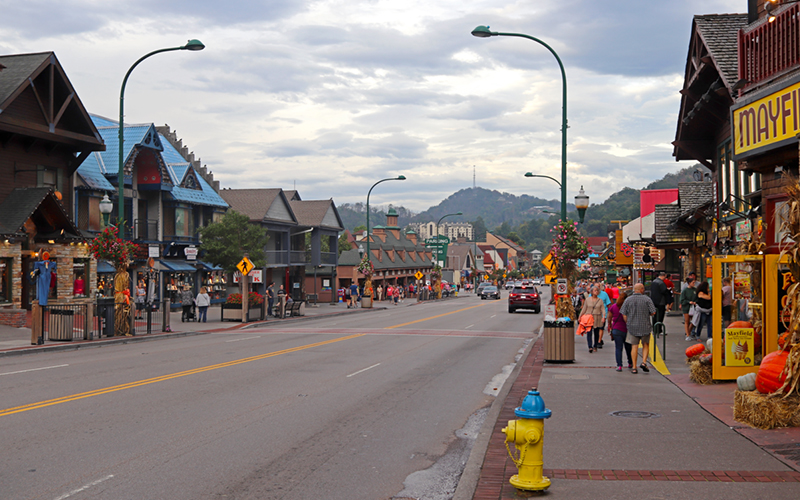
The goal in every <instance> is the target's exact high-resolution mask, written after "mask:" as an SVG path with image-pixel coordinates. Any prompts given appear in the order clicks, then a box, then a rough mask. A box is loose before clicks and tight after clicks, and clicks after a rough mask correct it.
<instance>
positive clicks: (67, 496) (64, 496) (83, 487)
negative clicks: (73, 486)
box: [55, 474, 114, 500]
mask: <svg viewBox="0 0 800 500" xmlns="http://www.w3.org/2000/svg"><path fill="white" fill-rule="evenodd" d="M112 477H114V474H110V475H108V476H106V477H103V478H100V479H98V480H97V481H92V482H91V483H89V484H87V485H85V486H82V487H80V488H78V489H77V490H72V491H70V492H69V493H64V494H63V495H61V496H60V497H58V498H56V499H55V500H64V499H65V498H69V497H71V496H72V495H74V494H76V493H80V492H81V491H84V490H88V489H89V488H91V487H92V486H97V485H98V484H100V483H102V482H103V481H108V480H109V479H111V478H112Z"/></svg>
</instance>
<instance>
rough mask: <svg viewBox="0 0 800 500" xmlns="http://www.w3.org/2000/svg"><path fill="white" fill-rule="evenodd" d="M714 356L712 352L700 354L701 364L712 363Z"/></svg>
mask: <svg viewBox="0 0 800 500" xmlns="http://www.w3.org/2000/svg"><path fill="white" fill-rule="evenodd" d="M712 356H713V354H711V353H708V354H703V355H702V356H700V364H701V365H710V364H711V361H713V358H712Z"/></svg>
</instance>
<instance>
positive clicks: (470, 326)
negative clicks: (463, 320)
mask: <svg viewBox="0 0 800 500" xmlns="http://www.w3.org/2000/svg"><path fill="white" fill-rule="evenodd" d="M473 326H475V323H473V324H471V325H469V326H465V327H464V330H466V329H467V328H472V327H473Z"/></svg>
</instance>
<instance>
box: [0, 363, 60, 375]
mask: <svg viewBox="0 0 800 500" xmlns="http://www.w3.org/2000/svg"><path fill="white" fill-rule="evenodd" d="M65 366H69V365H55V366H45V367H44V368H31V369H30V370H20V371H18V372H6V373H0V376H2V375H14V374H17V373H28V372H36V371H39V370H49V369H51V368H63V367H65Z"/></svg>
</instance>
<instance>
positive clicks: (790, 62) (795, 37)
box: [739, 3, 800, 87]
mask: <svg viewBox="0 0 800 500" xmlns="http://www.w3.org/2000/svg"><path fill="white" fill-rule="evenodd" d="M797 66H800V4H797V3H796V4H794V5H791V6H790V7H788V8H787V9H785V10H783V11H782V12H781V13H780V14H778V15H777V16H776V17H775V20H774V21H773V22H771V23H770V22H763V23H761V24H759V25H757V26H754V27H753V28H746V29H743V30H740V31H739V78H740V79H745V80H746V81H747V86H748V87H749V86H752V85H754V84H757V83H759V82H762V81H764V80H766V79H768V78H770V77H772V76H775V75H778V74H781V73H783V72H785V71H787V70H789V69H791V68H795V67H797Z"/></svg>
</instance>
